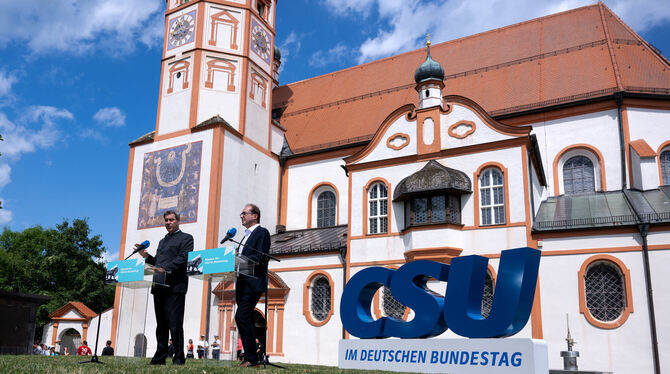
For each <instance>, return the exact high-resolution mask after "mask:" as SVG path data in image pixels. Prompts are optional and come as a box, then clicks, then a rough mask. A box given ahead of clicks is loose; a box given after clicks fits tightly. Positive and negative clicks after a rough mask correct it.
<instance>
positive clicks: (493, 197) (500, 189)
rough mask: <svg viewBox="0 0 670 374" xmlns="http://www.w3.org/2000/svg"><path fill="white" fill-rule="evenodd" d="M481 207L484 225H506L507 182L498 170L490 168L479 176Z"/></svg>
mask: <svg viewBox="0 0 670 374" xmlns="http://www.w3.org/2000/svg"><path fill="white" fill-rule="evenodd" d="M479 196H480V198H479V207H480V209H481V212H482V213H481V220H482V223H481V224H482V225H498V224H503V223H505V219H506V217H505V180H504V177H503V174H502V172H501V171H500V170H499V169H498V168H488V169H486V170H484V171H483V172H482V173H481V175H480V176H479Z"/></svg>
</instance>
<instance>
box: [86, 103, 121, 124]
mask: <svg viewBox="0 0 670 374" xmlns="http://www.w3.org/2000/svg"><path fill="white" fill-rule="evenodd" d="M93 119H94V120H95V121H96V122H98V123H99V124H101V125H102V126H105V127H121V126H125V125H126V115H125V114H123V112H122V111H121V109H119V108H116V107H109V108H102V109H100V110H98V111H97V112H96V113H95V114H94V115H93Z"/></svg>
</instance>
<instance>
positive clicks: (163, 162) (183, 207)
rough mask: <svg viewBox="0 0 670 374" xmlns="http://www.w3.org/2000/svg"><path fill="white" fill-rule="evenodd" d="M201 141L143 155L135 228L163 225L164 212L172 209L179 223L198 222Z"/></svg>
mask: <svg viewBox="0 0 670 374" xmlns="http://www.w3.org/2000/svg"><path fill="white" fill-rule="evenodd" d="M201 156H202V141H198V142H193V143H187V144H182V145H179V146H176V147H172V148H166V149H162V150H159V151H155V152H148V153H146V154H145V155H144V167H143V168H142V197H141V198H140V210H139V219H138V222H137V229H138V230H141V229H146V228H150V227H158V226H163V224H164V221H163V213H164V212H165V211H167V210H174V211H175V212H177V213H179V215H180V216H181V223H192V222H196V221H197V220H198V190H199V188H200V161H201Z"/></svg>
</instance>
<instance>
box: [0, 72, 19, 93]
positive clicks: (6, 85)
mask: <svg viewBox="0 0 670 374" xmlns="http://www.w3.org/2000/svg"><path fill="white" fill-rule="evenodd" d="M16 81H17V79H16V76H14V75H13V74H10V73H5V72H2V71H0V98H3V97H5V96H9V94H10V93H11V92H12V85H13V84H14V83H16Z"/></svg>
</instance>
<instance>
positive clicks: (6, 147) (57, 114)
mask: <svg viewBox="0 0 670 374" xmlns="http://www.w3.org/2000/svg"><path fill="white" fill-rule="evenodd" d="M72 119H74V116H73V115H72V113H70V112H69V111H68V110H66V109H61V108H56V107H52V106H31V107H28V108H27V109H26V110H25V112H24V114H23V116H22V117H21V118H20V119H19V122H20V124H16V123H14V122H12V121H10V120H9V119H8V118H7V116H6V115H5V114H4V113H2V112H0V134H2V137H3V139H4V141H1V142H0V152H1V153H2V160H3V162H2V163H0V190H1V189H2V188H3V187H5V186H6V185H7V184H9V183H10V182H11V181H12V178H11V172H12V168H11V166H10V165H9V164H8V163H7V162H11V161H16V160H18V159H19V158H20V157H21V155H22V154H24V153H30V152H34V151H36V150H38V149H47V148H49V147H51V146H53V145H54V144H56V143H57V142H58V141H59V140H60V139H61V136H62V135H61V134H62V132H61V131H60V130H59V129H58V124H57V123H58V122H59V121H61V120H72ZM31 125H37V126H36V127H37V128H34V127H35V126H31ZM0 201H2V198H0ZM13 216H14V215H13V213H12V212H11V211H10V210H7V209H6V208H3V209H0V225H3V224H5V223H8V222H10V221H11V220H12V218H13Z"/></svg>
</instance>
